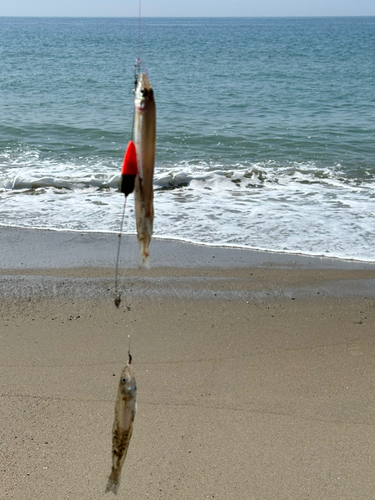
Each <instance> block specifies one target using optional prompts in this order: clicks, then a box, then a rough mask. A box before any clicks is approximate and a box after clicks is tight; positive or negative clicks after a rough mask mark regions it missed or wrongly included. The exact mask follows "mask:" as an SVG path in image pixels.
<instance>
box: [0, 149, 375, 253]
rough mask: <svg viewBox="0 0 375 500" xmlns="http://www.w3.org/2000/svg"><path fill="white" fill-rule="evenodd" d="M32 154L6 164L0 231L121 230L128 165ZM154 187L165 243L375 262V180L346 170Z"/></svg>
mask: <svg viewBox="0 0 375 500" xmlns="http://www.w3.org/2000/svg"><path fill="white" fill-rule="evenodd" d="M22 156H23V157H22V161H20V158H19V157H18V158H13V159H11V158H4V155H3V157H2V158H1V159H0V163H2V168H1V172H2V173H1V176H0V199H1V209H0V224H5V225H17V226H24V227H44V228H56V229H68V230H81V231H117V230H118V228H119V224H120V216H121V210H122V204H123V195H122V194H121V193H119V192H118V184H119V179H120V175H119V173H118V168H116V169H114V168H113V166H112V165H104V163H103V161H102V160H100V161H99V160H98V159H96V158H91V159H86V160H85V161H82V163H81V164H73V163H69V162H67V163H59V162H56V161H50V160H41V159H40V158H39V157H38V155H37V154H33V153H32V152H30V151H27V152H26V154H23V155H22ZM154 188H155V225H154V232H155V235H158V236H163V237H171V238H180V239H185V240H189V241H194V242H201V243H206V244H220V245H231V246H244V247H248V248H258V249H264V250H273V251H281V252H298V253H304V254H310V255H326V256H332V257H340V258H349V259H358V260H368V261H373V260H375V257H374V252H373V248H374V237H373V227H374V223H375V220H374V219H375V215H374V210H373V201H374V198H375V182H374V179H373V178H372V177H371V176H369V177H368V179H366V180H363V179H362V180H360V179H356V178H349V177H348V176H347V175H346V174H345V172H343V170H342V168H341V166H340V165H335V166H333V167H332V168H329V169H328V168H325V169H319V168H317V166H316V165H315V164H314V163H309V164H297V163H294V164H291V165H286V166H280V165H276V164H275V163H272V162H269V163H258V164H255V163H254V164H246V165H241V164H237V165H233V166H232V167H231V168H228V167H225V166H223V165H220V164H212V165H206V164H205V165H199V164H191V163H189V164H188V163H186V162H185V163H181V164H180V165H177V166H174V167H171V166H165V165H164V166H163V165H158V166H157V168H156V172H155V181H154ZM131 197H132V195H131V196H130V198H131ZM133 215H134V214H133V203H132V202H130V203H128V208H127V214H126V222H125V231H126V232H130V233H134V232H135V224H134V216H133Z"/></svg>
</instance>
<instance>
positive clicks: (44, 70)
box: [0, 17, 375, 261]
mask: <svg viewBox="0 0 375 500" xmlns="http://www.w3.org/2000/svg"><path fill="white" fill-rule="evenodd" d="M374 53H375V18H373V17H367V18H264V19H260V18H257V19H255V18H254V19H251V18H241V19H240V18H228V19H226V18H215V19H208V18H197V19H192V18H189V19H171V18H168V19H162V18H152V19H151V18H144V19H142V24H141V59H142V62H143V64H144V67H145V68H147V72H148V74H149V77H150V80H151V83H152V85H153V87H154V91H155V98H156V104H157V120H158V123H157V127H158V133H157V157H156V165H155V183H154V187H155V225H154V234H155V236H161V237H170V238H178V239H182V240H189V241H195V242H200V243H205V244H217V245H224V246H225V245H230V246H241V247H247V248H258V249H266V250H272V251H281V252H298V253H303V254H310V255H325V256H332V257H340V258H346V259H357V260H365V261H374V260H375V252H374V243H375V238H374V227H375V59H374ZM137 56H138V19H125V18H124V19H121V18H117V19H113V18H112V19H100V18H97V19H93V18H91V19H89V18H84V19H79V18H0V225H7V226H21V227H32V228H53V229H65V230H78V231H114V232H115V231H116V232H117V231H118V229H119V226H120V218H121V213H122V206H123V195H122V194H121V193H119V192H118V183H119V173H120V169H121V164H122V159H123V155H124V150H125V147H126V144H127V142H128V140H129V138H130V133H131V124H132V113H133V93H132V89H133V73H134V62H135V59H136V57H137ZM124 230H125V232H129V233H134V232H135V222H134V211H133V200H132V195H130V196H129V199H128V205H127V211H126V220H125V229H124ZM151 251H152V247H151Z"/></svg>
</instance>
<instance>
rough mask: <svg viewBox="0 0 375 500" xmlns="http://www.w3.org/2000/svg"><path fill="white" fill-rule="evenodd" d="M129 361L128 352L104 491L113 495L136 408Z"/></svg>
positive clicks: (120, 385)
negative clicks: (110, 465) (110, 468)
mask: <svg viewBox="0 0 375 500" xmlns="http://www.w3.org/2000/svg"><path fill="white" fill-rule="evenodd" d="M131 362H132V357H131V355H130V353H129V361H128V362H127V364H126V366H125V367H124V369H123V370H122V373H121V377H120V383H119V387H118V393H117V400H116V406H115V420H114V422H113V428H112V471H111V474H110V476H109V478H108V483H107V487H106V489H105V492H106V493H108V492H109V491H113V493H114V494H115V495H116V494H117V492H118V489H119V486H120V475H121V469H122V466H123V464H124V461H125V458H126V454H127V452H128V448H129V443H130V438H131V436H132V432H133V422H134V417H135V411H136V408H137V402H136V394H137V385H136V383H135V376H134V369H133V366H132V364H131Z"/></svg>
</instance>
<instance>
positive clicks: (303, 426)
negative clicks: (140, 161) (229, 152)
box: [0, 228, 375, 500]
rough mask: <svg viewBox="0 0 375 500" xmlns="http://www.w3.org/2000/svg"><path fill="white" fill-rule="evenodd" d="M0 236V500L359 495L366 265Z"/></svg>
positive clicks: (374, 352)
mask: <svg viewBox="0 0 375 500" xmlns="http://www.w3.org/2000/svg"><path fill="white" fill-rule="evenodd" d="M116 244H117V236H116V235H108V234H107V235H106V234H90V233H83V234H81V233H69V232H53V231H35V230H30V231H29V230H21V229H11V228H0V245H1V254H0V265H1V266H0V268H1V275H0V294H1V302H0V369H1V379H0V380H1V388H0V397H1V426H0V429H1V438H0V441H1V445H0V446H1V450H0V456H1V470H0V472H1V484H0V499H1V500H5V499H16V500H30V499H40V500H51V499H59V500H60V499H77V500H78V499H79V500H86V499H87V500H88V499H90V500H96V499H103V498H110V497H111V496H112V494H108V495H107V496H105V495H104V489H105V485H106V481H107V477H108V474H109V472H110V467H111V428H112V422H113V414H114V402H115V397H116V392H117V384H118V378H119V375H120V370H121V368H122V366H123V365H124V364H125V362H126V359H127V350H128V335H131V351H132V355H133V362H134V367H135V369H136V375H137V384H138V412H137V415H136V419H135V425H134V434H133V437H132V441H131V443H130V448H129V453H128V456H127V459H126V461H125V465H124V468H123V472H122V481H121V486H120V492H119V495H118V498H124V499H125V498H128V499H132V500H141V499H142V500H144V499H168V498H174V499H190V500H195V499H197V500H198V499H205V498H215V499H216V500H218V499H219V500H224V499H225V500H227V499H241V500H242V499H243V500H250V499H254V500H255V499H256V500H258V499H264V500H271V499H272V500H276V499H277V500H278V499H280V500H301V499H309V500H311V499H314V500H316V499H324V500H327V499H329V500H330V499H337V500H346V499H347V500H349V499H350V500H353V499H354V498H355V499H356V500H359V499H360V500H369V499H371V498H373V497H374V493H373V491H374V485H373V482H374V480H373V478H374V457H375V440H374V438H373V432H374V425H375V404H374V395H373V393H374V382H375V370H374V359H375V341H374V326H375V307H374V300H375V264H369V263H356V262H344V261H340V260H333V259H319V258H309V257H301V256H295V255H278V254H272V253H269V254H267V253H261V252H251V251H248V250H238V249H237V250H236V249H222V248H216V247H203V246H198V245H193V244H187V243H180V242H176V241H167V240H157V239H155V240H153V241H152V244H151V258H152V265H153V268H152V270H151V271H150V272H146V271H140V270H138V269H137V268H136V266H135V264H136V262H137V258H138V257H137V255H138V248H137V242H136V241H135V239H134V237H128V238H124V242H123V247H122V264H121V265H122V266H126V270H124V269H123V270H122V277H121V287H122V289H123V292H124V293H123V302H122V303H121V306H120V308H119V309H118V310H117V309H116V308H115V306H114V304H113V299H112V296H111V293H112V291H113V285H114V277H113V274H114V260H115V252H116Z"/></svg>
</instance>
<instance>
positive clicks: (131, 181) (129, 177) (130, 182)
mask: <svg viewBox="0 0 375 500" xmlns="http://www.w3.org/2000/svg"><path fill="white" fill-rule="evenodd" d="M142 68H143V70H144V72H145V74H146V76H147V77H148V72H147V68H146V67H145V65H144V64H143V62H142V61H141V0H139V20H138V57H137V59H136V61H135V64H134V89H133V94H134V96H135V94H136V89H137V86H138V82H139V79H140V75H141V70H142ZM135 113H136V110H135V105H134V108H133V123H132V129H131V139H130V141H129V143H128V146H127V149H126V152H125V156H124V161H123V165H122V169H121V179H120V192H121V193H124V195H125V200H124V207H123V211H122V217H121V223H120V231H119V233H118V247H117V257H116V270H115V289H114V295H115V299H114V302H115V305H116V307H117V308H119V307H120V304H121V292H120V291H119V290H118V274H119V272H118V271H119V259H120V247H121V236H122V231H123V225H124V220H125V210H126V201H127V197H128V195H129V194H131V193H132V192H133V191H134V187H135V180H136V177H137V175H138V163H137V151H136V147H135V142H134V141H135V137H134V136H135V132H134V130H135V120H136V117H135Z"/></svg>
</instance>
